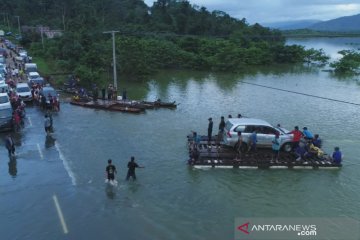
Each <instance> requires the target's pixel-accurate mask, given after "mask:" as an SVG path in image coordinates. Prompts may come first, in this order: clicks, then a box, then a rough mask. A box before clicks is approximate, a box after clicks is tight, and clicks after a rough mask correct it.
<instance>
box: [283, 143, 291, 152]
mask: <svg viewBox="0 0 360 240" xmlns="http://www.w3.org/2000/svg"><path fill="white" fill-rule="evenodd" d="M282 150H283V151H284V152H291V150H292V144H291V143H290V142H288V143H285V144H284V145H283V146H282Z"/></svg>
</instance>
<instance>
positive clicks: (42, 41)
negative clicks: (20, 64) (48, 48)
mask: <svg viewBox="0 0 360 240" xmlns="http://www.w3.org/2000/svg"><path fill="white" fill-rule="evenodd" d="M40 32H41V44H42V48H43V49H44V30H43V26H41V27H40Z"/></svg>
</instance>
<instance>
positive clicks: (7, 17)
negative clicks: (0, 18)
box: [6, 14, 10, 32]
mask: <svg viewBox="0 0 360 240" xmlns="http://www.w3.org/2000/svg"><path fill="white" fill-rule="evenodd" d="M6 20H7V26H8V32H10V23H9V15H8V14H6Z"/></svg>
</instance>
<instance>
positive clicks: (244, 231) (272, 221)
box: [235, 217, 360, 240]
mask: <svg viewBox="0 0 360 240" xmlns="http://www.w3.org/2000/svg"><path fill="white" fill-rule="evenodd" d="M235 239H236V240H245V239H246V240H248V239H252V240H268V239H277V240H282V239H284V240H301V239H314V240H315V239H316V240H322V239H324V240H325V239H326V240H332V239H334V240H359V239H360V222H359V221H357V220H355V219H352V218H347V217H337V218H236V219H235Z"/></svg>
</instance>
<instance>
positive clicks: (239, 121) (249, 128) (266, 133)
mask: <svg viewBox="0 0 360 240" xmlns="http://www.w3.org/2000/svg"><path fill="white" fill-rule="evenodd" d="M255 130H256V132H257V147H260V148H261V147H264V148H271V146H272V140H273V138H274V136H275V134H279V137H280V149H282V150H283V151H286V152H290V151H291V149H292V139H293V135H292V134H287V133H288V132H289V131H288V130H286V129H284V128H279V127H274V126H272V125H271V124H270V123H268V122H266V121H264V120H261V119H255V118H231V119H229V120H227V121H226V123H225V131H224V136H223V140H224V143H225V144H226V145H228V146H232V147H236V148H237V147H238V146H236V144H237V140H238V132H241V135H242V137H243V144H244V146H243V149H247V143H248V140H249V137H250V135H251V133H252V132H253V131H255Z"/></svg>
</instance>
